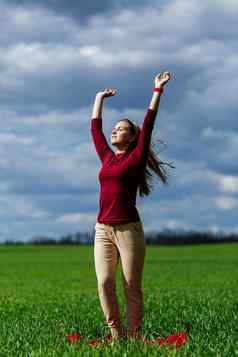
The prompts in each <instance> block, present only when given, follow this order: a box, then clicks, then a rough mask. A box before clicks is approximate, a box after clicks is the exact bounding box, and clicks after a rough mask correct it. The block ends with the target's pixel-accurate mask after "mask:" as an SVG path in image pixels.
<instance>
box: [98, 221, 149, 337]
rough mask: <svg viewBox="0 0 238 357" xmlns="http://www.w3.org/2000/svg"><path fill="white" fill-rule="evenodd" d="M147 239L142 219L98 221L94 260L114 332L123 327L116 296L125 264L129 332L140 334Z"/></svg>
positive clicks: (104, 305) (106, 311)
mask: <svg viewBox="0 0 238 357" xmlns="http://www.w3.org/2000/svg"><path fill="white" fill-rule="evenodd" d="M145 250H146V243H145V238H144V230H143V226H142V222H141V220H139V221H137V222H130V223H123V224H104V223H99V222H97V223H96V225H95V240H94V261H95V270H96V275H97V283H98V293H99V298H100V302H101V306H102V310H103V312H104V315H105V317H106V322H107V325H108V327H109V328H110V330H111V333H112V335H113V336H115V335H117V334H120V333H121V331H122V327H121V320H120V312H119V305H118V301H117V296H116V270H117V266H118V262H119V259H121V265H122V278H123V287H124V293H125V298H126V318H127V323H128V328H129V331H128V334H129V335H133V336H134V335H137V334H138V332H139V333H140V331H141V327H142V319H143V315H144V304H143V292H142V273H143V267H144V259H145Z"/></svg>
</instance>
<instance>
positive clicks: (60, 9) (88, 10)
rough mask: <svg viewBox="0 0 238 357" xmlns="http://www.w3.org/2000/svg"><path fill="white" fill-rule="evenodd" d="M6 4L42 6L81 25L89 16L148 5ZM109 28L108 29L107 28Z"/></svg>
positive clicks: (123, 1) (141, 1)
mask: <svg viewBox="0 0 238 357" xmlns="http://www.w3.org/2000/svg"><path fill="white" fill-rule="evenodd" d="M5 3H7V4H8V5H11V6H18V7H22V8H24V7H31V8H34V7H35V6H36V7H42V8H45V9H48V10H50V11H52V12H55V13H56V14H59V15H60V14H63V15H64V16H69V17H71V18H73V19H74V20H75V21H79V22H80V23H81V24H82V25H86V24H87V20H88V18H89V17H90V16H93V15H100V14H105V13H106V12H112V11H113V12H116V11H119V10H120V9H122V8H125V7H126V8H128V9H129V8H134V7H135V6H137V7H141V6H145V5H146V4H147V5H148V2H147V1H146V0H133V1H129V0H104V1H95V0H90V1H83V0H78V1H74V0H73V1H72V0H41V1H36V0H10V1H6V0H5ZM107 30H110V29H107Z"/></svg>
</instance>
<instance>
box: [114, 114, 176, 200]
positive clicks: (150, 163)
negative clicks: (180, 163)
mask: <svg viewBox="0 0 238 357" xmlns="http://www.w3.org/2000/svg"><path fill="white" fill-rule="evenodd" d="M120 121H127V122H128V123H129V124H130V132H131V134H132V135H135V139H134V140H133V141H132V142H131V143H130V144H129V146H128V148H127V150H133V149H134V148H135V147H136V145H137V142H138V139H139V136H140V131H141V129H140V127H139V126H138V125H137V124H136V123H135V122H132V121H131V120H129V119H128V118H124V119H122V120H120ZM158 141H160V142H162V143H163V141H162V140H158ZM153 147H154V143H152V144H150V146H149V150H148V156H147V159H146V165H144V166H143V167H142V169H141V171H140V176H139V194H140V196H148V195H149V194H150V193H151V189H152V188H153V183H152V178H153V176H152V171H154V172H155V173H156V175H157V176H158V177H159V178H160V180H161V181H162V182H163V183H164V184H168V174H167V172H166V170H165V169H164V167H163V165H168V166H170V167H172V168H175V166H173V165H172V164H171V163H167V162H164V161H161V160H160V159H159V157H158V154H157V153H156V152H155V151H154V149H153Z"/></svg>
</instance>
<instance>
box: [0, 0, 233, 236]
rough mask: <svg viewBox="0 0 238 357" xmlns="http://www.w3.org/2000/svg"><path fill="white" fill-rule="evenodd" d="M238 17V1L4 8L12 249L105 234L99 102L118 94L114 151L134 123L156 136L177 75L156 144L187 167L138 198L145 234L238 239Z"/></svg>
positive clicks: (109, 115) (108, 107)
mask: <svg viewBox="0 0 238 357" xmlns="http://www.w3.org/2000/svg"><path fill="white" fill-rule="evenodd" d="M237 15H238V3H237V1H236V0H226V1H225V0H216V1H212V0H210V1H209V0H207V1H205V2H201V1H199V0H167V1H158V2H154V1H153V2H152V1H145V0H144V1H143V0H141V1H126V0H124V1H122V0H121V1H120V0H119V1H104V2H103V4H101V3H100V2H95V1H94V2H90V1H88V2H86V3H85V2H83V1H76V0H75V1H63V0H59V1H57V2H56V1H53V0H51V1H49V0H48V1H41V0H38V1H34V0H32V1H30V0H29V1H27V0H26V1H24V0H23V1H9V0H8V1H1V3H0V21H1V34H0V118H1V132H0V149H1V151H0V152H1V156H0V192H1V196H0V213H1V215H0V228H1V230H0V231H1V235H0V240H1V241H3V240H5V239H14V240H17V239H19V240H21V239H24V240H25V239H26V240H27V239H30V238H31V237H33V236H39V235H41V234H43V235H45V234H47V235H49V236H53V237H59V236H61V235H63V234H66V233H68V232H76V231H93V230H94V225H95V222H96V217H97V213H98V208H99V183H98V176H97V175H98V171H99V169H100V160H99V158H98V157H97V154H96V151H95V148H94V145H93V142H92V137H91V133H90V120H91V113H92V106H93V102H94V97H95V94H96V92H97V91H99V90H101V89H105V88H116V89H117V91H118V93H117V95H116V96H115V97H112V98H107V99H106V100H105V102H104V110H103V128H104V133H105V135H106V137H107V138H108V141H109V143H110V132H111V129H112V128H113V126H114V125H115V123H116V122H117V121H118V120H119V119H120V118H121V117H123V116H127V117H129V118H130V119H131V120H134V121H135V122H137V123H138V124H142V122H143V118H144V114H145V111H146V109H147V107H148V105H149V102H150V99H151V95H152V88H153V79H154V76H155V75H156V74H158V73H159V72H161V71H165V70H169V71H170V72H171V73H172V75H173V78H172V79H171V81H170V82H169V83H168V85H167V86H166V88H165V91H164V93H163V97H162V98H161V102H160V108H159V112H158V115H157V118H156V123H155V127H154V131H153V135H152V140H153V141H154V142H156V140H158V139H160V140H163V141H164V142H165V143H166V147H164V146H163V145H161V144H159V143H157V144H156V150H157V152H159V155H160V158H161V159H162V160H164V161H169V162H171V161H172V162H173V164H174V165H175V166H176V168H175V169H172V168H168V172H169V185H166V186H165V185H163V184H162V183H161V181H159V180H158V179H155V180H154V190H153V192H152V194H151V195H150V196H148V197H144V198H141V197H139V196H138V198H137V208H138V210H139V213H140V215H141V219H142V221H143V224H144V229H145V231H150V230H161V229H164V228H170V229H182V228H184V229H194V230H202V231H204V230H210V231H214V232H217V231H223V232H227V233H229V232H238V223H237V216H238V214H237V213H238V169H237V152H238V121H237V118H238V113H237V112H238V110H237V92H238V78H237V75H236V73H237V72H238V48H237V35H238V30H237ZM114 149H115V148H114Z"/></svg>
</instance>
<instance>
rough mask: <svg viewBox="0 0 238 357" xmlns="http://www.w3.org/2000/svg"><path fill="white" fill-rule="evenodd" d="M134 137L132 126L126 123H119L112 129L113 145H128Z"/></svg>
mask: <svg viewBox="0 0 238 357" xmlns="http://www.w3.org/2000/svg"><path fill="white" fill-rule="evenodd" d="M132 138H133V136H132V134H131V132H130V124H129V123H127V122H126V121H119V122H118V123H117V124H116V125H115V127H114V128H113V129H112V134H111V142H112V144H117V143H118V144H128V143H129V142H130V139H132Z"/></svg>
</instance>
